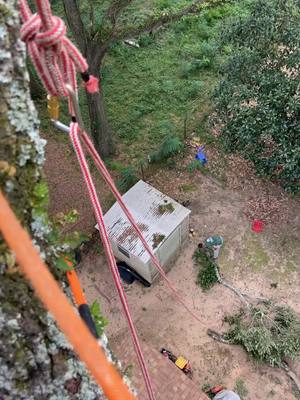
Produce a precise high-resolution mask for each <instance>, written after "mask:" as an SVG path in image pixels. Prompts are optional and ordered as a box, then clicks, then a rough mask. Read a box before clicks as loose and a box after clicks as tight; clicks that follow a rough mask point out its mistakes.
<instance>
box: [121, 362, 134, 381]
mask: <svg viewBox="0 0 300 400" xmlns="http://www.w3.org/2000/svg"><path fill="white" fill-rule="evenodd" d="M132 374H133V364H128V365H127V366H126V368H125V369H124V372H123V375H125V376H127V378H129V379H130V378H132Z"/></svg>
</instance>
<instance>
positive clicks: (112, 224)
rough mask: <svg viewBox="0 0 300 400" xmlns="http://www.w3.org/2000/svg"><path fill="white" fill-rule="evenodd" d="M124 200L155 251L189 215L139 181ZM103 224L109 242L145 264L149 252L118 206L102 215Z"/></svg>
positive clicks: (166, 197) (188, 212) (167, 198)
mask: <svg viewBox="0 0 300 400" xmlns="http://www.w3.org/2000/svg"><path fill="white" fill-rule="evenodd" d="M123 200H124V202H125V204H126V205H127V207H128V208H129V209H130V211H131V213H132V214H133V216H134V218H135V221H136V222H137V224H138V226H139V227H140V229H141V231H142V233H143V235H144V237H145V239H146V241H147V243H148V244H149V245H150V246H151V247H152V248H153V249H154V251H156V250H157V249H158V248H159V247H160V246H161V244H162V243H163V241H164V240H165V238H167V237H168V236H169V235H170V234H171V233H172V232H173V231H174V229H176V227H177V226H179V225H180V224H181V222H182V221H183V220H184V219H185V218H186V217H187V216H188V215H189V214H190V210H188V209H187V208H185V207H183V206H182V205H181V204H179V203H177V202H176V201H175V200H173V199H171V198H170V197H168V196H166V195H164V194H163V193H161V192H160V191H158V190H157V189H155V188H154V187H152V186H150V185H149V184H148V183H146V182H144V181H142V180H140V181H139V182H137V183H136V184H135V185H134V186H133V187H132V188H131V189H130V190H129V191H128V192H127V193H125V194H124V195H123ZM104 221H105V224H106V227H107V229H108V233H109V237H110V239H111V240H115V241H116V242H117V244H119V245H121V246H122V247H123V248H125V249H126V250H127V251H129V252H130V253H131V254H133V255H135V256H137V257H139V258H140V259H141V260H142V261H143V262H144V263H146V262H148V260H149V255H148V253H147V252H145V249H144V247H143V245H142V243H141V242H140V240H139V238H138V237H137V234H136V232H135V231H134V229H133V228H132V226H131V224H130V223H129V222H128V220H127V218H126V216H125V214H124V213H123V211H122V210H121V208H120V206H119V204H118V203H115V204H114V205H113V206H112V207H111V209H110V210H109V211H108V212H107V213H106V214H105V216H104Z"/></svg>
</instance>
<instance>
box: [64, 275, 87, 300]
mask: <svg viewBox="0 0 300 400" xmlns="http://www.w3.org/2000/svg"><path fill="white" fill-rule="evenodd" d="M67 278H68V281H69V284H70V287H71V290H72V294H73V296H74V300H75V303H76V304H77V306H80V305H81V304H87V301H86V299H85V296H84V293H83V290H82V288H81V285H80V282H79V279H78V276H77V274H76V271H75V269H72V270H71V271H67Z"/></svg>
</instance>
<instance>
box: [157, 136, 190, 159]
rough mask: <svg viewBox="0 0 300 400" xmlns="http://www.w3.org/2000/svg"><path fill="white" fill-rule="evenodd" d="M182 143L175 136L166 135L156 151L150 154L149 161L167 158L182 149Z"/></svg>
mask: <svg viewBox="0 0 300 400" xmlns="http://www.w3.org/2000/svg"><path fill="white" fill-rule="evenodd" d="M182 148H183V144H182V142H181V140H180V139H179V138H178V137H177V136H167V137H166V138H165V140H164V141H163V142H162V144H161V146H160V148H159V150H158V151H156V152H154V153H152V154H151V155H150V160H151V162H159V161H163V160H167V159H168V158H169V157H172V156H174V155H175V154H177V153H179V152H180V150H182Z"/></svg>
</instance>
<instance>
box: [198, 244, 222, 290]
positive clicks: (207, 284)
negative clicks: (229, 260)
mask: <svg viewBox="0 0 300 400" xmlns="http://www.w3.org/2000/svg"><path fill="white" fill-rule="evenodd" d="M194 261H195V263H196V265H197V266H199V271H198V277H197V284H198V285H199V286H201V288H202V289H203V290H208V289H210V288H212V287H213V286H214V284H215V283H217V282H218V277H217V274H216V270H215V265H214V263H213V262H212V261H211V260H210V258H209V257H208V256H207V255H206V254H205V253H204V252H202V251H200V250H196V251H195V253H194Z"/></svg>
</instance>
